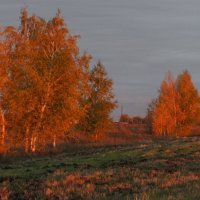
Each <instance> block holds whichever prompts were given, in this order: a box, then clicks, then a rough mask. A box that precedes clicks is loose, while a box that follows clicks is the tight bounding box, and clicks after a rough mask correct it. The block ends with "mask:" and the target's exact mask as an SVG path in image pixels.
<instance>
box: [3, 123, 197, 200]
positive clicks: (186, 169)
mask: <svg viewBox="0 0 200 200" xmlns="http://www.w3.org/2000/svg"><path fill="white" fill-rule="evenodd" d="M115 129H116V130H118V131H119V130H122V129H123V130H124V135H125V136H126V137H125V136H124V137H123V138H127V141H126V142H125V141H121V144H120V141H119V140H117V135H118V133H117V132H115V133H113V138H114V137H116V138H115V140H113V141H112V142H113V144H112V143H110V144H109V143H108V144H104V145H103V144H101V143H99V144H97V143H91V144H88V145H83V144H82V145H81V144H79V145H69V146H68V148H67V149H65V151H64V152H62V153H58V152H57V153H56V152H52V153H51V154H50V155H37V156H32V157H19V158H14V157H10V158H9V159H8V157H6V158H4V157H2V158H1V162H0V195H1V199H2V200H3V199H4V200H6V199H21V200H23V199H135V200H136V199H137V200H138V199H143V200H146V199H153V200H155V199H158V200H160V199H170V200H172V199H176V200H178V199H180V200H183V199H188V200H192V199H195V200H196V199H200V137H198V136H191V137H185V138H174V139H173V138H171V139H169V138H152V137H151V136H149V135H145V134H139V133H138V134H131V131H130V130H132V129H133V127H131V126H127V125H122V126H120V127H117V126H116V127H115ZM127 130H129V132H128V131H127ZM118 136H119V135H118ZM110 137H111V136H110ZM128 141H129V143H128ZM104 142H105V141H104ZM114 142H116V144H114ZM117 142H118V143H117Z"/></svg>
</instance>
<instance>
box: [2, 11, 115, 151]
mask: <svg viewBox="0 0 200 200" xmlns="http://www.w3.org/2000/svg"><path fill="white" fill-rule="evenodd" d="M20 20H21V21H20V26H19V28H15V27H12V26H8V27H5V28H2V29H1V30H0V31H1V32H0V37H1V38H0V56H1V60H0V77H1V81H0V93H1V96H0V126H1V127H0V129H1V131H0V142H1V146H7V147H10V148H12V149H16V148H22V147H23V149H24V151H25V152H26V153H28V152H35V151H38V150H43V148H44V147H45V146H46V145H47V144H51V145H52V146H53V147H54V148H55V147H56V145H57V143H58V142H59V141H64V140H65V139H66V138H67V137H68V136H69V134H71V131H72V130H75V129H76V127H77V124H80V120H82V119H83V118H84V117H85V116H86V115H87V114H88V112H89V108H91V104H88V98H90V97H91V96H92V88H91V85H92V80H91V74H90V69H89V67H90V60H91V56H90V55H88V54H87V53H84V54H82V55H81V54H80V53H79V48H78V46H77V38H78V36H72V35H71V34H70V32H69V29H68V27H67V26H66V25H65V22H64V19H63V17H62V16H61V14H60V11H59V10H58V12H57V13H56V15H55V16H54V17H53V18H52V19H51V20H49V21H45V20H44V19H42V18H40V17H38V16H36V15H32V16H29V14H28V11H27V10H26V9H22V10H21V16H20ZM101 81H104V80H103V79H102V80H100V83H101ZM107 84H108V88H109V87H110V82H109V81H108V82H107ZM105 86H106V85H105ZM105 88H106V87H105ZM103 92H105V93H106V92H107V91H103ZM109 95H112V93H109ZM106 96H107V98H109V97H108V95H106ZM109 100H110V101H111V100H112V98H110V99H108V102H109ZM111 102H112V101H111ZM111 104H112V103H111ZM108 105H109V104H107V107H104V108H98V109H99V110H101V111H104V110H105V109H107V108H108ZM113 108H114V106H113V107H111V108H109V109H107V110H108V111H106V114H109V113H110V112H111V111H112V109H113ZM98 109H97V110H98ZM98 120H100V119H98ZM98 120H97V121H98ZM106 120H107V118H106ZM105 122H106V121H104V123H105ZM89 126H91V124H87V127H89ZM102 126H103V125H102Z"/></svg>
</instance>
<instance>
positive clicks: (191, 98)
mask: <svg viewBox="0 0 200 200" xmlns="http://www.w3.org/2000/svg"><path fill="white" fill-rule="evenodd" d="M154 102H155V103H154V107H153V109H152V110H151V116H152V117H151V120H152V129H153V133H154V134H156V135H174V136H180V135H181V136H182V135H188V134H189V132H190V130H191V128H192V127H193V126H194V125H195V124H197V123H198V121H199V114H200V110H199V103H200V102H199V96H198V92H197V90H196V89H195V87H194V85H193V83H192V79H191V76H190V74H189V72H188V71H184V72H183V73H182V74H180V75H179V76H178V78H177V80H176V81H174V79H173V76H172V74H171V73H170V72H168V73H167V75H166V77H165V79H164V80H163V82H162V84H161V88H160V91H159V97H158V98H157V100H156V101H154Z"/></svg>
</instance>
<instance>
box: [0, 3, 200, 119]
mask: <svg viewBox="0 0 200 200" xmlns="http://www.w3.org/2000/svg"><path fill="white" fill-rule="evenodd" d="M24 6H27V7H28V8H29V11H30V13H35V14H37V15H39V16H41V17H44V18H46V19H49V18H50V17H53V16H54V14H55V13H56V10H57V8H60V9H61V11H62V15H63V16H64V18H65V20H66V23H67V25H68V27H69V29H70V30H71V33H72V34H80V35H81V39H80V40H79V46H80V48H81V50H82V51H83V50H87V51H88V52H89V53H91V54H92V55H93V60H94V62H96V61H97V60H98V59H101V61H102V62H103V63H104V65H105V66H106V69H107V71H108V73H109V76H110V77H111V78H112V79H113V81H114V92H115V94H116V98H117V100H118V102H119V103H120V104H123V107H124V112H125V113H128V114H130V115H141V116H144V115H145V110H146V107H147V104H148V103H149V102H150V101H151V99H152V98H154V97H155V96H156V95H157V91H158V89H159V86H160V83H161V81H162V79H163V78H164V74H165V72H167V71H168V70H171V71H172V72H173V73H174V75H177V74H178V73H180V72H181V71H183V70H184V69H188V70H189V71H190V72H191V74H192V77H193V81H194V83H195V85H196V86H197V88H198V89H200V83H199V80H200V1H199V0H0V25H3V26H5V25H11V24H12V25H18V24H19V13H20V9H21V8H22V7H24ZM119 113H120V109H118V111H116V112H115V114H114V116H115V118H117V117H118V116H119Z"/></svg>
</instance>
